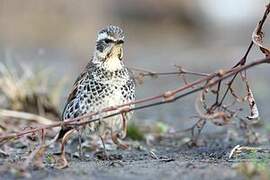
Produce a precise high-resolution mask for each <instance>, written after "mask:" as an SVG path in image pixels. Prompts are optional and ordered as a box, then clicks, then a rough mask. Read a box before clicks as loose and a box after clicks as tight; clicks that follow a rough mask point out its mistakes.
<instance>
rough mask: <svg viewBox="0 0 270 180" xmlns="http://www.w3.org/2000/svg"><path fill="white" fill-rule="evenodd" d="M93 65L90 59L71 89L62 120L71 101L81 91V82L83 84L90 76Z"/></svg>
mask: <svg viewBox="0 0 270 180" xmlns="http://www.w3.org/2000/svg"><path fill="white" fill-rule="evenodd" d="M91 67H92V62H91V61H90V62H89V63H88V64H87V65H86V67H85V68H84V70H83V72H82V73H81V74H80V75H79V77H78V78H77V79H76V81H75V83H74V84H73V86H72V89H71V91H70V93H69V95H68V98H67V101H66V104H65V107H64V110H63V113H62V120H63V119H64V113H65V111H66V108H67V107H68V105H69V103H70V102H71V101H73V100H74V99H75V98H76V97H77V95H78V93H79V89H78V88H79V84H81V83H82V82H83V81H84V80H85V79H86V78H87V77H88V73H89V71H91Z"/></svg>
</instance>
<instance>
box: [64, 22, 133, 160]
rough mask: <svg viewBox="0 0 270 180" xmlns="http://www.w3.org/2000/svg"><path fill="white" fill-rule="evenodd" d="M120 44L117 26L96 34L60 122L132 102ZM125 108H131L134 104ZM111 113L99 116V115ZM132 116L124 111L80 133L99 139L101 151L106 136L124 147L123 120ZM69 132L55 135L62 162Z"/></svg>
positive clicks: (69, 129) (120, 32) (130, 78)
mask: <svg viewBox="0 0 270 180" xmlns="http://www.w3.org/2000/svg"><path fill="white" fill-rule="evenodd" d="M123 44H124V32H123V30H122V29H121V28H120V27H118V26H114V25H109V26H107V27H105V28H103V29H101V30H100V31H99V32H98V34H97V39H96V46H95V50H94V53H93V56H92V58H91V59H90V61H89V62H88V64H87V65H86V66H85V68H84V70H83V71H82V72H81V74H80V75H79V76H78V78H77V80H76V81H75V83H74V85H73V87H72V89H71V92H70V93H69V95H68V98H67V101H66V104H65V106H64V110H63V113H62V120H63V121H65V120H67V119H72V118H77V117H79V116H83V115H85V114H88V113H94V112H99V111H101V110H102V109H104V108H107V107H112V106H117V105H123V104H126V103H129V102H132V101H134V100H135V86H136V83H135V80H134V77H133V75H132V72H131V71H130V70H129V69H128V68H127V67H126V66H125V64H124V59H123ZM128 107H129V108H132V107H134V105H129V106H128ZM112 113H113V112H107V113H103V114H102V116H104V115H109V114H112ZM132 114H133V112H125V113H122V114H119V115H116V116H112V117H109V118H107V119H101V120H100V121H96V122H91V123H89V124H86V125H85V126H84V128H83V130H82V131H83V134H87V135H89V134H90V135H91V134H97V135H98V136H99V137H100V138H101V140H102V143H103V146H104V150H105V145H104V141H103V138H104V137H105V136H106V135H108V134H109V135H111V139H112V141H113V142H114V143H115V144H116V145H118V146H119V147H122V148H126V147H127V146H126V145H125V144H123V143H122V142H121V139H123V138H125V137H126V134H127V121H129V120H130V119H131V118H132V116H133V115H132ZM73 131H74V128H72V127H68V126H66V127H65V126H62V129H61V131H60V132H59V139H60V137H61V138H62V147H61V151H62V152H61V154H62V158H63V160H64V161H66V159H65V155H64V145H63V144H64V143H65V142H66V139H67V137H68V136H69V135H70V134H72V132H73ZM69 132H70V133H69Z"/></svg>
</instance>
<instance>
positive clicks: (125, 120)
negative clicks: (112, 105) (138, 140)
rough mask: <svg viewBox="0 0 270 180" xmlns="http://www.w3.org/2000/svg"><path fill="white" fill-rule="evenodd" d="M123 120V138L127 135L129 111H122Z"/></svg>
mask: <svg viewBox="0 0 270 180" xmlns="http://www.w3.org/2000/svg"><path fill="white" fill-rule="evenodd" d="M121 116H122V121H123V132H124V134H122V138H125V137H126V135H127V113H122V114H121Z"/></svg>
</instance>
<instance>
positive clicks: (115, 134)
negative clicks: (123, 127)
mask: <svg viewBox="0 0 270 180" xmlns="http://www.w3.org/2000/svg"><path fill="white" fill-rule="evenodd" d="M112 141H113V143H114V144H116V145H117V147H119V148H120V149H128V144H125V143H123V142H122V141H121V140H120V138H119V132H113V133H112Z"/></svg>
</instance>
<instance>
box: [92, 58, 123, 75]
mask: <svg viewBox="0 0 270 180" xmlns="http://www.w3.org/2000/svg"><path fill="white" fill-rule="evenodd" d="M98 55H101V54H97V53H96V54H95V56H94V59H93V63H95V64H100V65H101V66H102V67H103V68H104V69H106V70H108V71H111V72H113V71H117V70H120V69H122V68H123V67H124V64H123V62H122V61H121V60H120V59H119V57H118V56H111V57H108V58H107V59H106V60H104V59H105V58H104V57H102V56H98ZM99 58H100V59H99Z"/></svg>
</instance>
